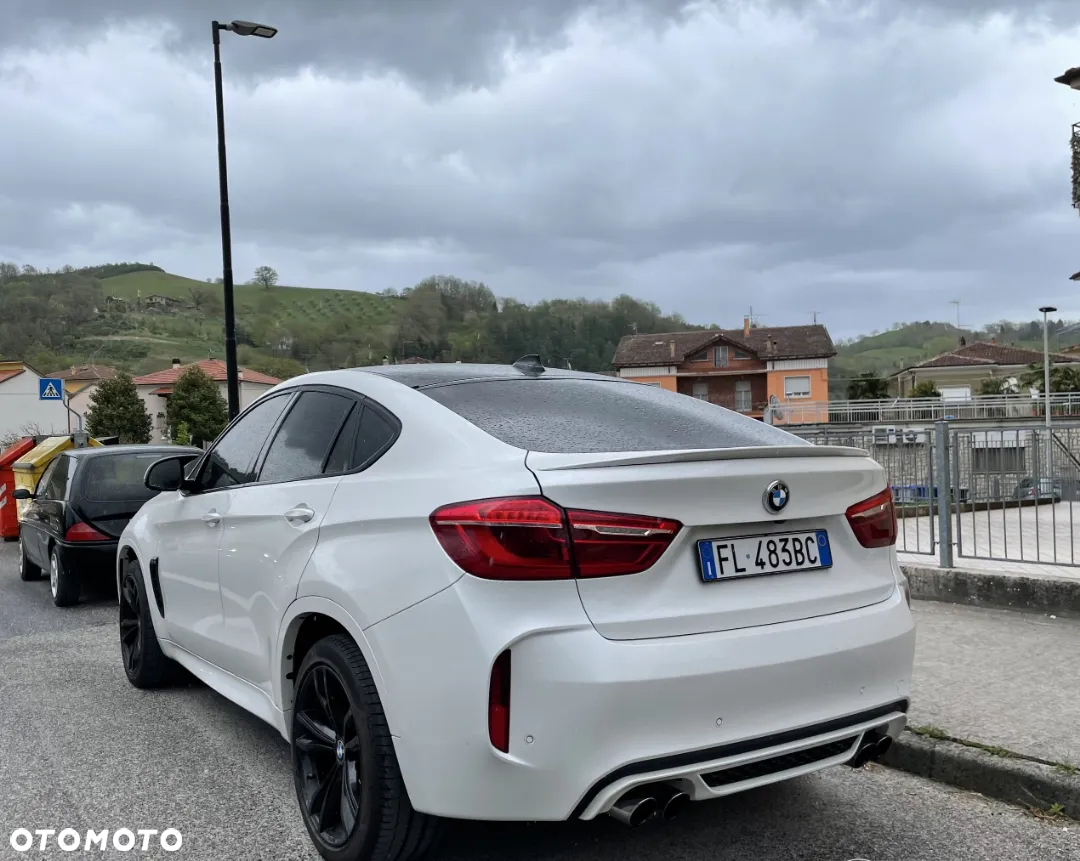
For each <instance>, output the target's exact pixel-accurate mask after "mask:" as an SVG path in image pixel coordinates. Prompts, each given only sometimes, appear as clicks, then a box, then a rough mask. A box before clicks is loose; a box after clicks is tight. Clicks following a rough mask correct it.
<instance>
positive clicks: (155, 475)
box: [143, 454, 198, 491]
mask: <svg viewBox="0 0 1080 861" xmlns="http://www.w3.org/2000/svg"><path fill="white" fill-rule="evenodd" d="M197 458H198V455H195V454H180V455H173V456H172V457H165V458H162V459H161V460H159V461H155V462H154V463H153V464H152V465H151V466H150V468H149V469H148V470H146V475H145V476H144V477H143V484H145V485H146V486H147V488H148V489H150V490H158V491H170V490H182V489H184V488H185V485H187V476H186V475H185V469H184V468H185V467H186V466H187V465H188V464H189V463H191V461H193V460H196V459H197Z"/></svg>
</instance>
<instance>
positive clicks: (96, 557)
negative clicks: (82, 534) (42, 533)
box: [56, 541, 119, 580]
mask: <svg viewBox="0 0 1080 861" xmlns="http://www.w3.org/2000/svg"><path fill="white" fill-rule="evenodd" d="M118 546H119V542H117V541H103V542H101V543H100V544H99V543H94V544H81V543H80V544H68V543H65V542H59V541H58V542H57V543H56V547H57V549H58V550H59V551H60V564H62V565H63V566H64V571H66V572H67V573H68V574H71V575H72V576H74V577H77V578H78V579H80V580H81V579H83V578H86V577H95V578H96V577H108V578H109V579H113V578H115V576H116V549H117V547H118Z"/></svg>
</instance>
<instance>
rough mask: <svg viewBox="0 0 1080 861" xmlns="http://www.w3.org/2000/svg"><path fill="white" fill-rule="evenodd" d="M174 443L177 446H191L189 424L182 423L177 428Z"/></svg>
mask: <svg viewBox="0 0 1080 861" xmlns="http://www.w3.org/2000/svg"><path fill="white" fill-rule="evenodd" d="M173 442H174V443H176V444H177V445H191V433H190V432H189V431H188V426H187V422H180V424H178V425H177V426H176V434H175V435H174V436H173Z"/></svg>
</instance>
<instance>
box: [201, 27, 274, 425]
mask: <svg viewBox="0 0 1080 861" xmlns="http://www.w3.org/2000/svg"><path fill="white" fill-rule="evenodd" d="M210 29H211V30H212V31H213V36H214V91H215V95H216V99H217V145H218V181H219V183H220V187H221V268H222V272H221V276H222V277H221V281H222V288H223V290H224V293H225V377H226V388H227V389H228V396H229V420H230V421H231V420H232V419H234V418H236V416H237V414H238V413H239V412H240V368H239V365H238V364H237V361H236V308H235V305H234V302H233V271H232V232H231V226H230V224H229V179H228V170H227V169H226V166H225V99H224V96H223V94H222V86H221V31H222V30H226V31H228V32H230V33H236V35H238V36H258V37H259V38H261V39H273V38H274V36H276V35H277V30H276V29H275V28H274V27H267V26H266V25H265V24H255V23H252V22H251V21H233V22H232V23H230V24H222V23H221V22H219V21H212V22H211V25H210Z"/></svg>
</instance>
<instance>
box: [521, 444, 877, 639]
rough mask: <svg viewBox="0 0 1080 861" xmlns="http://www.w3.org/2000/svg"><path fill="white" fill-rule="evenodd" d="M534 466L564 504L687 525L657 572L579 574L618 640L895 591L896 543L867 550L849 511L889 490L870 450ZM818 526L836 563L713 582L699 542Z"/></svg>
mask: <svg viewBox="0 0 1080 861" xmlns="http://www.w3.org/2000/svg"><path fill="white" fill-rule="evenodd" d="M526 463H527V464H528V466H529V467H530V469H532V471H533V473H534V474H535V475H536V478H537V481H538V482H539V484H540V487H541V490H542V492H543V494H544V495H545V496H546V497H548V498H549V499H551V500H552V501H553V502H555V503H558V504H559V505H561V506H563V507H564V508H575V509H587V510H594V511H607V512H619V513H626V514H639V515H651V516H655V517H664V518H673V519H676V520H678V521H680V522H681V523H682V524H683V528H682V530H681V531H680V532H679V534H678V535H677V536H676V537H675V540H674V541H673V542H672V544H671V546H670V547H669V548H668V549H667V551H666V552H665V553H664V555H663V556H662V557H661V558H660V560H659V561H658V562H657V563H656V564H655V565H653V566H652V567H651V568H649V569H648V570H646V571H644V572H642V573H640V574H633V575H629V576H614V577H598V578H579V580H578V591H579V594H580V596H581V601H582V605H583V606H584V608H585V611H586V613H587V614H588V616H589V618H590V619H591V621H592V623H593V625H594V626H595V627H596V630H597V631H598V632H599V633H600V634H601V635H602V636H604V637H606V638H608V639H612V640H634V639H643V638H654V637H674V636H683V635H687V634H700V633H707V632H714V631H726V630H732V629H735V628H744V627H752V626H759V625H770V624H776V623H779V622H788V621H794V620H798V619H806V618H811V617H814V616H822V615H827V614H831V613H840V612H844V611H847V610H854V609H857V608H859V607H864V606H868V605H870V604H874V603H877V602H880V601H883V600H885V599H886V598H888V597H889V595H891V594H892V592H893V590H894V589H895V588H896V581H895V575H894V573H893V561H892V560H893V554H894V553H895V548H894V547H883V548H878V549H870V550H868V549H866V548H864V547H863V546H862V545H860V544H859V542H858V540H857V539H856V537H855V534H854V533H853V531H852V529H851V526H850V524H849V523H848V522H847V519H846V516H845V514H846V511H847V508H848V507H849V506H850V505H852V504H854V503H857V502H861V501H863V500H865V499H868V498H870V497H872V496H874V494H876V493H878V492H880V491H881V490H883V489H884V488H885V487H886V480H885V475H884V471H883V470H882V468H881V467H880V466H879V465H878V464H877V463H876V462H874V461H873V460H872V459H871V458H870V457H869V456H868V455H867V454H866V452H864V451H862V450H860V449H852V448H842V447H834V446H820V447H819V446H806V445H804V444H799V445H790V446H769V447H762V448H758V447H752V448H728V449H709V450H700V449H699V450H692V451H689V450H680V451H665V452H631V453H615V454H595V453H591V454H549V453H541V452H530V453H529V455H528V457H527V459H526ZM774 481H781V482H783V483H785V484H786V486H787V488H788V501H787V504H786V507H785V508H784V509H783V511H782V512H781V513H780V514H775V513H772V512H770V511H768V510H767V509H766V507H765V503H764V496H765V492H766V488H768V487H769V485H770V484H771V483H772V482H774ZM817 530H825V531H826V532H827V535H828V544H829V547H830V549H831V556H832V564H831V567H828V568H822V569H819V570H809V571H797V572H792V573H781V574H768V575H763V576H747V575H743V576H739V577H736V578H733V579H727V578H721V579H717V580H713V581H706V580H705V579H704V577H703V562H702V560H701V557H699V553H698V542H699V541H702V540H712V539H730V538H737V537H738V538H741V537H744V536H779V535H781V534H782V533H792V532H816V531H817ZM752 544H755V545H756V540H755V541H754V542H752ZM747 546H750V545H745V544H744V545H740V547H742V548H745V547H747ZM743 562H744V565H745V560H743ZM751 570H752V569H751Z"/></svg>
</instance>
